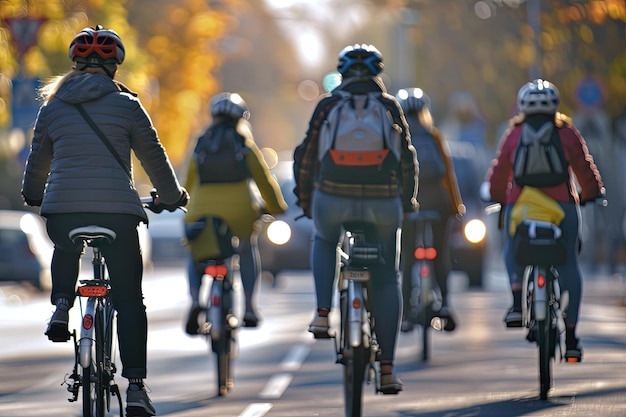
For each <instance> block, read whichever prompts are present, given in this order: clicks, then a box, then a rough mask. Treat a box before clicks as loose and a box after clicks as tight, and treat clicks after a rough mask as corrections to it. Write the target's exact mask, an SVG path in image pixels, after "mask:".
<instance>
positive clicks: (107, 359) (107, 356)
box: [102, 300, 115, 412]
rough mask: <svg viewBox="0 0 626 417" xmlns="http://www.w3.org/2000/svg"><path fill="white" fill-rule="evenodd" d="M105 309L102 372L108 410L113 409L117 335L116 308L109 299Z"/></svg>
mask: <svg viewBox="0 0 626 417" xmlns="http://www.w3.org/2000/svg"><path fill="white" fill-rule="evenodd" d="M104 311H105V313H104V314H105V318H106V319H105V322H104V324H105V327H104V339H102V340H103V342H102V346H103V354H104V356H103V358H104V360H103V368H104V372H103V373H102V378H103V381H102V382H103V386H104V401H105V407H106V408H105V410H106V412H109V411H111V381H113V374H114V372H115V364H114V363H113V338H114V335H115V332H114V328H115V310H114V309H113V306H112V305H111V303H110V301H108V300H107V304H106V305H105V307H104Z"/></svg>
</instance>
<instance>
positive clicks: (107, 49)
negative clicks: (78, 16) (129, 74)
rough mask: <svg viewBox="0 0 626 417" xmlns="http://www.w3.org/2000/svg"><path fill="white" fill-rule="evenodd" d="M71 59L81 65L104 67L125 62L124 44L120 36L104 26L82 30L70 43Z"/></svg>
mask: <svg viewBox="0 0 626 417" xmlns="http://www.w3.org/2000/svg"><path fill="white" fill-rule="evenodd" d="M68 54H69V56H70V59H71V60H72V61H73V62H76V63H79V64H87V65H92V66H103V65H109V64H114V65H118V64H121V63H122V62H124V56H125V54H126V52H125V48H124V43H122V40H121V39H120V37H119V35H118V34H117V33H116V32H115V31H114V30H111V29H105V28H104V27H102V25H97V26H96V27H94V28H85V29H83V30H81V31H80V32H79V33H78V34H77V35H76V36H75V37H74V39H73V40H72V42H71V43H70V49H69V52H68Z"/></svg>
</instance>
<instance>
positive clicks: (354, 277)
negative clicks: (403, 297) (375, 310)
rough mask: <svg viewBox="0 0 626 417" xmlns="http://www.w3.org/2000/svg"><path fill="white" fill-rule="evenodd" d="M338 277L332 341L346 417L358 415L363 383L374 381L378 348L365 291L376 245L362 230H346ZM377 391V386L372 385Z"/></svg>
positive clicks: (377, 253)
mask: <svg viewBox="0 0 626 417" xmlns="http://www.w3.org/2000/svg"><path fill="white" fill-rule="evenodd" d="M340 256H341V263H340V274H339V279H338V281H337V289H338V291H339V302H340V309H339V311H340V315H341V318H340V333H339V340H335V349H336V352H337V363H339V364H341V365H343V367H344V400H345V413H346V416H352V417H354V416H361V406H362V389H363V382H364V381H366V382H367V383H368V384H370V383H371V381H372V379H376V375H377V374H376V368H375V362H376V361H377V360H378V354H379V347H378V342H377V341H376V333H375V323H374V317H373V316H372V314H371V298H370V294H371V292H370V291H368V289H369V284H370V279H371V276H370V275H371V271H370V270H369V266H371V265H373V264H375V263H377V262H380V256H381V254H380V249H379V246H378V245H372V244H370V243H368V242H367V240H366V236H365V234H364V232H363V231H361V230H357V229H354V230H350V229H347V230H346V231H345V233H344V239H343V242H342V248H341V250H340ZM375 386H376V392H378V390H379V383H378V381H377V380H376V383H375Z"/></svg>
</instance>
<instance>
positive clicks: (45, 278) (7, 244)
mask: <svg viewBox="0 0 626 417" xmlns="http://www.w3.org/2000/svg"><path fill="white" fill-rule="evenodd" d="M52 252H53V245H52V242H51V241H50V239H49V238H48V233H47V232H46V224H45V221H44V220H43V219H42V218H41V217H40V216H38V215H37V214H35V213H32V212H29V211H20V210H0V281H3V282H4V281H6V282H16V283H25V284H29V285H32V286H33V287H35V288H37V289H38V290H40V291H49V290H50V289H51V288H52V279H51V276H50V263H51V262H52Z"/></svg>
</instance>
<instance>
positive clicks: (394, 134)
mask: <svg viewBox="0 0 626 417" xmlns="http://www.w3.org/2000/svg"><path fill="white" fill-rule="evenodd" d="M337 94H340V95H341V99H340V100H339V101H338V102H337V103H336V104H335V106H333V108H332V109H331V110H330V111H329V113H328V116H327V117H326V119H325V120H324V121H323V123H322V125H321V127H320V134H319V147H318V160H319V162H320V164H319V175H320V178H321V179H324V180H330V181H333V182H337V183H343V184H389V183H392V182H393V181H396V180H395V178H396V172H397V169H398V168H397V167H398V165H399V161H400V152H401V150H400V134H399V129H398V128H397V126H396V125H395V123H394V122H393V119H392V117H391V114H390V113H389V110H388V109H387V108H386V107H385V105H384V104H383V103H382V102H381V101H380V100H378V97H380V96H381V93H380V92H370V93H366V94H354V95H353V94H351V93H349V92H346V91H337Z"/></svg>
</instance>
